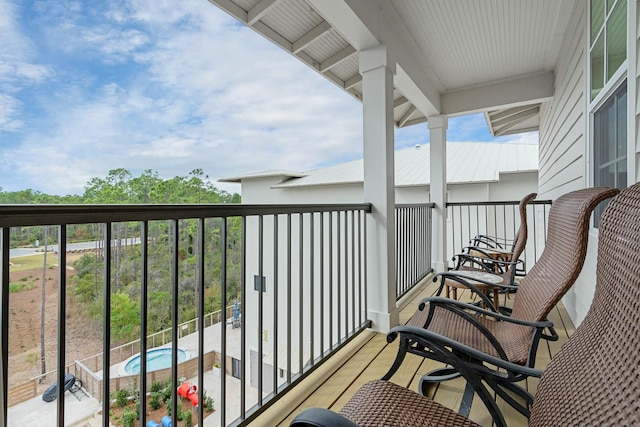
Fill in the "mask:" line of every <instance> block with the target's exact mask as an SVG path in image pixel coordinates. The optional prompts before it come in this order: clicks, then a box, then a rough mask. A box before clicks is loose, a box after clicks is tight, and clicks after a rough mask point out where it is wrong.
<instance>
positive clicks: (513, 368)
mask: <svg viewBox="0 0 640 427" xmlns="http://www.w3.org/2000/svg"><path fill="white" fill-rule="evenodd" d="M398 336H403V337H404V338H405V339H409V340H412V341H414V342H417V343H419V344H420V345H424V346H426V347H427V348H429V344H431V343H432V344H435V345H437V346H440V347H448V348H451V349H452V350H453V354H456V353H458V354H464V355H466V356H470V357H472V358H474V359H476V360H479V361H483V362H487V363H489V364H491V365H494V366H497V367H499V368H503V369H505V370H507V371H508V372H510V373H513V374H516V375H524V376H529V377H537V378H540V377H541V376H542V372H543V371H541V370H540V369H535V368H530V367H528V366H523V365H518V364H515V363H511V362H509V361H508V360H505V359H501V358H498V357H494V356H491V355H489V354H486V353H483V352H481V351H478V350H476V349H475V348H473V347H469V346H467V345H464V344H462V343H459V342H457V341H454V340H452V339H450V338H447V337H445V336H442V335H439V334H436V333H434V332H432V331H430V330H428V329H424V328H419V327H417V326H409V325H401V326H396V327H394V328H392V329H391V330H390V331H389V332H388V333H387V342H389V343H391V342H393V341H394V340H395V339H396V338H397V337H398ZM478 370H479V372H480V371H486V372H490V373H491V375H493V376H495V375H499V374H500V373H499V372H497V371H494V370H490V369H488V368H486V369H483V368H482V365H478ZM506 376H507V374H505V377H506Z"/></svg>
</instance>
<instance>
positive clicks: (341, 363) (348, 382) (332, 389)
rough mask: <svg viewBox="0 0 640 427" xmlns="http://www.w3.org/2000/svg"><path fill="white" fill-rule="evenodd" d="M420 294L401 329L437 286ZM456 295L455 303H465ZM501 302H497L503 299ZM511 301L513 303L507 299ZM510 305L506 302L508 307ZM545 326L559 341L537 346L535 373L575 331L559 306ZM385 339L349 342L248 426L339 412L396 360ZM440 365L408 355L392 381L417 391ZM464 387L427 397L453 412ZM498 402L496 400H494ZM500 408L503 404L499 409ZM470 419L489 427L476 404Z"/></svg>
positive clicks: (450, 385)
mask: <svg viewBox="0 0 640 427" xmlns="http://www.w3.org/2000/svg"><path fill="white" fill-rule="evenodd" d="M429 283H430V284H429V285H427V286H425V287H424V289H422V290H421V291H420V292H419V293H417V294H414V295H412V296H409V297H408V298H409V300H408V303H407V305H406V307H405V308H404V309H403V310H402V311H401V312H400V321H401V322H402V323H406V322H407V321H408V320H409V318H410V317H411V315H412V314H413V312H414V311H415V309H416V307H417V305H418V302H419V301H420V299H422V298H424V297H427V296H430V295H432V294H433V293H434V291H435V289H436V284H434V283H431V282H430V281H429ZM464 298H465V295H464V294H463V295H461V297H460V299H464ZM502 298H503V297H501V299H502ZM511 301H513V299H511ZM508 304H509V300H507V305H508ZM549 320H551V321H553V322H554V324H555V325H556V330H557V332H558V335H559V337H560V339H559V340H558V341H556V342H550V341H546V340H541V342H540V347H539V348H538V355H537V358H536V368H538V369H544V368H545V367H546V366H547V364H548V363H549V361H550V359H551V356H552V355H554V354H555V353H556V352H557V351H558V350H559V349H560V346H561V345H562V344H563V343H564V342H566V340H567V339H568V337H569V336H570V335H571V334H572V333H573V331H574V329H575V328H574V326H573V323H572V322H571V320H570V318H569V316H568V314H567V312H566V310H565V308H564V306H563V305H562V304H561V303H560V304H558V306H557V307H556V308H555V309H554V310H553V312H552V313H551V315H550V316H549ZM385 337H386V336H385V334H381V333H375V332H372V331H365V332H363V333H362V334H361V335H360V336H359V337H358V338H356V339H355V340H354V342H352V343H350V344H349V345H348V346H347V347H345V348H344V349H342V350H340V351H339V352H338V354H337V355H335V356H334V357H332V358H331V359H330V360H329V361H327V362H326V363H325V364H324V365H322V366H321V367H320V368H318V369H317V370H316V371H315V372H313V373H312V374H311V375H310V376H309V377H307V378H306V379H305V380H304V381H302V382H301V383H300V384H299V385H298V386H297V387H296V388H295V389H294V390H293V391H292V392H290V393H288V394H286V395H285V396H283V397H282V398H281V399H280V400H279V401H278V402H277V403H276V404H274V405H273V406H272V407H271V408H269V409H268V410H267V411H265V413H263V414H262V415H261V416H260V417H258V418H257V419H256V420H254V421H253V422H252V423H251V425H255V426H258V425H260V426H262V425H271V426H288V425H289V423H290V422H291V420H292V419H293V418H294V417H295V416H296V414H298V413H299V412H300V411H302V410H303V409H305V408H308V407H313V406H317V407H325V408H329V409H332V410H334V411H338V410H339V409H340V408H341V407H342V406H343V405H344V404H345V403H346V402H347V401H348V400H349V398H350V397H351V396H352V395H353V394H354V393H355V391H356V390H357V389H358V388H359V387H360V386H361V385H362V384H364V383H365V382H367V381H369V380H372V379H377V378H380V377H381V376H382V375H384V374H385V373H386V371H387V369H388V367H389V366H391V363H392V361H393V359H394V357H395V355H396V348H397V347H396V346H397V344H396V343H395V342H394V343H392V344H387V342H386V339H385ZM439 366H442V364H440V363H437V362H434V361H430V360H424V359H422V358H419V357H417V356H414V355H407V358H406V359H405V361H404V364H403V366H402V368H401V369H400V371H399V372H397V373H396V374H395V375H394V377H393V378H392V381H394V382H396V383H398V384H401V385H403V386H405V387H408V388H410V389H412V390H416V389H417V384H418V380H419V379H420V377H421V376H422V375H423V374H424V373H426V372H428V371H430V370H431V369H434V368H436V367H439ZM537 384H538V379H535V378H534V379H528V380H527V384H526V386H527V389H528V390H529V391H530V392H532V393H535V390H536V387H537ZM464 386H465V382H464V380H463V379H457V380H453V381H448V382H446V383H441V384H440V385H434V386H433V387H432V388H431V393H430V397H432V398H434V399H435V400H436V401H438V402H440V403H442V404H443V405H445V406H447V407H449V408H452V409H455V410H456V411H457V410H458V406H459V405H460V401H461V399H462V393H463V390H464ZM499 400H500V401H501V399H499ZM501 403H502V404H501ZM501 403H500V402H499V404H500V406H501V408H502V409H503V414H504V416H505V419H506V421H507V424H508V425H509V426H513V427H518V426H526V425H527V420H526V418H525V417H523V416H522V415H520V414H519V413H517V412H516V411H515V410H513V409H512V408H510V407H509V406H508V405H507V404H506V403H505V402H501ZM470 418H471V419H472V420H473V421H475V422H476V423H478V424H480V425H483V426H487V427H489V426H491V425H492V420H491V417H490V416H489V413H488V411H487V410H486V409H485V407H484V405H483V404H482V402H481V401H480V399H478V398H476V399H474V402H473V406H472V408H471V413H470Z"/></svg>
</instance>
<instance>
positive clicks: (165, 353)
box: [124, 348, 189, 375]
mask: <svg viewBox="0 0 640 427" xmlns="http://www.w3.org/2000/svg"><path fill="white" fill-rule="evenodd" d="M188 358H189V352H188V351H186V350H182V349H178V363H181V362H184V361H185V360H187V359H188ZM169 367H171V349H170V348H155V349H153V350H148V351H147V372H151V371H157V370H159V369H165V368H169ZM124 371H125V373H126V374H129V375H134V374H139V373H140V355H137V356H133V357H132V358H131V359H130V360H129V361H128V362H127V363H126V364H125V365H124Z"/></svg>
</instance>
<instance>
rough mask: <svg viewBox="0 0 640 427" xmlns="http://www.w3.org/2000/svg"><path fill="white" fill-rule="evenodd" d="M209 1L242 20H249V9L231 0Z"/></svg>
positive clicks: (245, 21)
mask: <svg viewBox="0 0 640 427" xmlns="http://www.w3.org/2000/svg"><path fill="white" fill-rule="evenodd" d="M209 3H211V4H213V5H215V6H218V7H219V8H220V9H222V10H224V11H225V12H227V13H228V14H229V15H231V16H233V17H234V18H236V19H237V20H238V21H240V22H244V23H245V24H246V23H248V22H249V20H248V16H249V15H248V14H247V11H246V10H244V9H243V8H241V7H240V6H238V5H237V4H235V3H233V2H231V1H229V0H209Z"/></svg>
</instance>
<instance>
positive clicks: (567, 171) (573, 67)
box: [538, 1, 640, 325]
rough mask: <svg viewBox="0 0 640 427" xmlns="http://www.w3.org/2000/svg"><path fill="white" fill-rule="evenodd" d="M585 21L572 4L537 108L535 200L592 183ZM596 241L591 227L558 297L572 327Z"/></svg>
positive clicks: (589, 282)
mask: <svg viewBox="0 0 640 427" xmlns="http://www.w3.org/2000/svg"><path fill="white" fill-rule="evenodd" d="M628 4H629V6H628V12H629V20H628V25H627V28H628V37H627V43H628V47H629V48H628V51H627V52H628V54H627V55H628V76H629V77H628V78H627V96H628V102H629V121H628V126H627V133H628V141H630V143H629V145H630V147H629V151H628V153H629V156H628V163H627V167H628V170H629V171H630V172H629V178H628V182H629V183H633V182H637V181H638V180H640V175H639V172H640V171H639V170H638V167H637V164H638V152H639V151H640V140H638V128H639V126H640V103H639V97H638V93H637V87H638V78H639V75H638V68H639V67H638V64H637V58H639V57H640V52H639V49H640V44H639V42H638V34H640V30H639V29H638V24H639V22H640V19H639V18H638V11H637V1H629V3H628ZM588 25H589V17H588V2H576V5H575V8H574V10H573V12H572V16H571V20H570V24H569V27H568V29H567V32H566V33H565V39H564V41H563V44H562V48H561V51H560V56H559V58H560V60H559V63H558V66H557V68H556V70H555V73H556V82H555V95H554V98H553V101H552V102H550V103H547V104H545V105H543V107H542V109H541V121H540V154H539V157H540V172H539V173H540V175H539V195H538V197H539V198H545V199H556V198H558V197H559V196H560V195H562V194H565V193H567V192H569V191H573V190H576V189H579V188H582V187H586V186H590V185H592V183H593V178H592V176H591V173H590V169H589V168H590V156H591V123H590V119H589V117H590V114H589V108H590V107H589V92H588V90H589V89H588V88H589V80H588V67H589V50H588V40H587V37H588ZM597 244H598V231H597V230H596V229H594V228H591V230H590V233H589V244H588V252H587V260H586V262H585V265H584V267H583V270H582V273H581V274H580V276H579V277H578V280H577V281H576V283H575V285H574V286H573V287H572V289H570V290H569V292H568V293H567V295H566V296H565V297H564V298H563V303H564V305H565V307H566V308H567V311H568V313H569V315H570V317H571V319H572V320H573V322H574V323H575V324H576V325H578V324H580V322H582V320H583V319H584V317H585V316H586V314H587V312H588V310H589V307H590V305H591V301H592V299H593V295H594V292H595V278H596V264H597Z"/></svg>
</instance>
